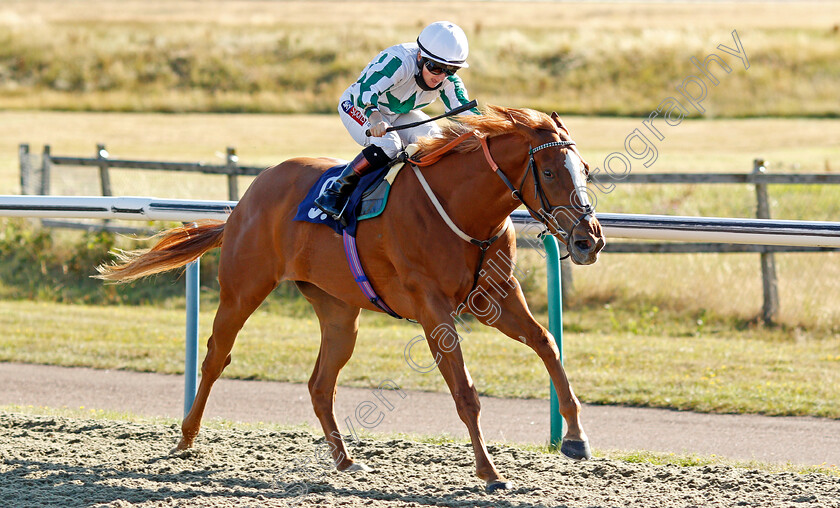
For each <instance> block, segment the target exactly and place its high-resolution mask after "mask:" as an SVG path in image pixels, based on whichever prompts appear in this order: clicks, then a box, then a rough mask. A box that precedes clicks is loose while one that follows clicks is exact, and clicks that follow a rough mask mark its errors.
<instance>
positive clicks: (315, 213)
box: [307, 101, 349, 221]
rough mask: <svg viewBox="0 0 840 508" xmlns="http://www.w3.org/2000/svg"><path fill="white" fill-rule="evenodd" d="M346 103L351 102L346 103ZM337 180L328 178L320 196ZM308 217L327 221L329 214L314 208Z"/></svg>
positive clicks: (308, 213)
mask: <svg viewBox="0 0 840 508" xmlns="http://www.w3.org/2000/svg"><path fill="white" fill-rule="evenodd" d="M344 102H349V101H344ZM341 106H342V107H344V104H343V103H342V105H341ZM336 180H338V177H337V176H335V177H332V178H327V179H326V180H325V181H324V184H323V185H321V190H320V191H319V192H318V195H319V196H320V195H322V194H323V193H324V191H325V190H327V187H329V186H330V185H332V183H333V182H334V181H336ZM307 215H309V218H310V219H314V218H316V217H318V216H319V215H320V216H321V217H320V218H319V219H318V220H321V221H324V220H327V214H325V213H324V212H322V211H321V209H320V208H318V207H317V206H313V207H312V208H310V209H309V212H307Z"/></svg>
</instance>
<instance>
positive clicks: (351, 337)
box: [296, 282, 367, 471]
mask: <svg viewBox="0 0 840 508" xmlns="http://www.w3.org/2000/svg"><path fill="white" fill-rule="evenodd" d="M296 284H297V286H298V289H300V291H301V293H303V296H305V297H306V299H307V300H308V301H309V303H310V304H312V307H313V308H314V309H315V313H316V314H317V315H318V320H319V321H320V324H321V349H320V351H318V359H317V361H316V362H315V369H314V370H313V372H312V377H311V378H310V379H309V394H310V396H311V397H312V407H313V409H314V410H315V415H316V416H317V417H318V420H320V422H321V427H322V428H323V429H324V437H325V438H326V440H327V442H328V443H329V446H330V451H331V452H332V458H333V464H335V467H336V468H337V469H338V470H340V471H345V470H355V469H367V467H366V466H364V465H362V464H359V463H354V461H353V459H352V458H351V457H350V453H349V452H348V451H347V447H346V446H345V444H344V440H343V439H342V437H341V433H340V432H339V429H338V422H337V421H336V419H335V409H334V405H335V385H336V382H337V380H338V374H339V372H341V369H342V368H343V367H344V365H346V364H347V361H348V360H349V359H350V356H352V355H353V348H354V347H355V346H356V335H357V333H358V331H359V312H360V311H361V309H359V308H358V307H354V306H352V305H348V304H347V303H344V302H342V301H341V300H339V299H337V298H335V297H333V296H331V295H329V294H327V293H326V292H324V291H323V290H321V289H320V288H318V287H317V286H314V285H312V284H310V283H307V282H296Z"/></svg>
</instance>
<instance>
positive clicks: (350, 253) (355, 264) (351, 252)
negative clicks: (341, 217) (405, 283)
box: [344, 231, 403, 319]
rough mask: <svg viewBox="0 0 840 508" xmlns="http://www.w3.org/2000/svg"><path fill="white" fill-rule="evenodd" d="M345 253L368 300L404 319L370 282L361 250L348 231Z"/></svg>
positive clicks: (345, 233)
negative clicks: (360, 256) (377, 292)
mask: <svg viewBox="0 0 840 508" xmlns="http://www.w3.org/2000/svg"><path fill="white" fill-rule="evenodd" d="M344 253H345V254H346V255H347V263H348V264H349V265H350V272H351V273H352V274H353V279H354V280H355V281H356V284H358V285H359V289H361V290H362V294H364V295H365V297H366V298H367V299H368V301H370V303H372V304H374V305H376V306H377V307H378V308H379V309H380V310H382V312H385V313H386V314H388V315H390V316H393V317H395V318H397V319H403V317H402V316H400V315H399V314H397V313H396V312H394V311H393V310H391V307H388V304H386V303H385V300H383V299H382V298H381V297H380V296H379V295H378V294H376V291H375V290H374V289H373V286H371V284H370V280H368V278H367V275H365V269H364V268H362V261H361V260H360V259H359V251H358V249H357V248H356V239H355V238H354V237H352V236H350V235H348V234H347V231H345V232H344Z"/></svg>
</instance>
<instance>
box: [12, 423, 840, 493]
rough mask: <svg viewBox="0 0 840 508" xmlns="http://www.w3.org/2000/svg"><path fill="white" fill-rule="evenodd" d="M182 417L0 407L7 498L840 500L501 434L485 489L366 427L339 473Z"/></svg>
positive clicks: (304, 453)
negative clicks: (196, 429)
mask: <svg viewBox="0 0 840 508" xmlns="http://www.w3.org/2000/svg"><path fill="white" fill-rule="evenodd" d="M178 435H179V429H178V427H177V425H154V424H140V423H126V422H114V421H109V420H85V419H68V418H61V417H52V416H33V415H21V414H17V413H7V414H3V415H0V456H2V466H0V499H2V500H3V501H2V504H3V506H8V507H28V506H33V507H35V506H37V507H52V506H56V507H59V506H60V507H74V506H109V507H127V506H144V507H183V506H196V507H198V506H201V507H235V506H237V507H238V506H277V507H284V506H285V507H291V506H309V507H311V506H351V507H355V506H372V507H408V506H414V507H421V506H451V507H460V506H463V507H485V506H499V507H518V508H527V507H618V506H622V507H650V506H668V507H695V506H696V507H701V506H702V507H718V506H751V507H763V506H772V507H776V506H784V507H821V508H822V507H828V508H831V507H840V479H839V478H837V477H830V476H826V475H818V474H810V475H798V474H793V473H766V472H760V471H755V470H747V469H737V468H730V467H724V466H706V467H676V466H652V465H647V464H631V463H626V462H619V461H612V460H607V459H594V460H591V461H588V462H572V461H569V460H567V459H564V458H562V457H560V456H555V455H546V454H539V453H535V452H527V451H522V450H517V449H512V448H509V447H506V446H492V447H491V453H492V454H493V456H494V458H495V461H496V465H497V467H498V468H499V469H500V470H501V471H502V472H503V474H505V475H507V476H508V479H509V480H511V481H513V482H514V490H511V491H507V492H501V493H498V492H497V493H494V494H486V493H485V492H484V489H483V486H482V484H481V482H480V481H479V480H478V479H476V478H475V477H474V476H473V467H474V466H473V457H472V450H471V448H470V447H469V445H466V444H442V445H434V444H421V443H414V442H409V441H403V440H388V441H376V440H371V439H363V440H361V441H360V442H358V443H357V444H352V445H351V453H353V454H354V456H355V457H356V458H357V460H362V461H364V462H366V463H367V464H368V465H370V466H371V467H372V468H373V471H372V472H356V473H340V472H337V471H334V470H332V468H331V467H330V466H331V463H330V462H329V459H327V458H325V453H326V450H327V448H326V445H324V443H323V441H322V439H321V438H320V437H319V436H316V435H314V434H311V433H309V432H305V431H287V432H278V431H272V430H263V429H242V428H240V429H204V430H203V434H202V436H201V438H200V439H199V443H198V446H197V447H196V448H195V449H193V450H191V451H188V452H184V453H178V454H170V453H169V450H170V448H171V447H172V445H173V443H175V442H176V440H177V437H178Z"/></svg>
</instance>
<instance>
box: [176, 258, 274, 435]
mask: <svg viewBox="0 0 840 508" xmlns="http://www.w3.org/2000/svg"><path fill="white" fill-rule="evenodd" d="M262 268H265V267H262ZM234 273H238V274H239V276H233V277H228V276H226V275H227V274H234ZM242 274H248V276H247V277H242V276H241V275H242ZM267 274H268V270H266V269H262V270H260V269H259V268H254V267H253V266H251V267H250V269H246V268H245V267H233V268H228V269H225V267H224V265H223V266H220V271H219V284H220V286H221V290H220V293H219V308H218V310H217V311H216V317H215V319H214V320H213V333H212V335H210V339H209V340H208V341H207V355H206V356H205V357H204V363H202V365H201V382H200V383H199V385H198V391H197V392H196V395H195V401H194V402H193V405H192V408H191V409H190V411H189V413H188V414H187V416H186V417H184V421H183V423H182V424H181V433H182V437H181V442H180V443H178V447H177V449H178V450H184V449H186V448H190V447H191V446H192V444H193V440H195V437H196V436H197V435H198V431H199V428H200V427H201V417H202V415H203V414H204V407H205V405H206V404H207V397H208V396H209V395H210V389H211V388H212V387H213V383H215V382H216V380H217V379H218V378H219V376H220V375H221V374H222V370H224V368H225V367H227V366H228V364H230V360H231V356H230V351H231V349H232V348H233V343H234V341H235V340H236V335H237V334H238V333H239V330H241V329H242V325H244V324H245V320H247V319H248V317H249V316H250V315H251V314H252V313H253V312H254V310H256V308H257V307H258V306H259V305H260V303H262V301H263V300H265V297H266V296H268V294H269V293H271V290H272V289H274V287H275V286H276V281H275V280H274V279H273V278H270V277H269V276H268V275H267Z"/></svg>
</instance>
